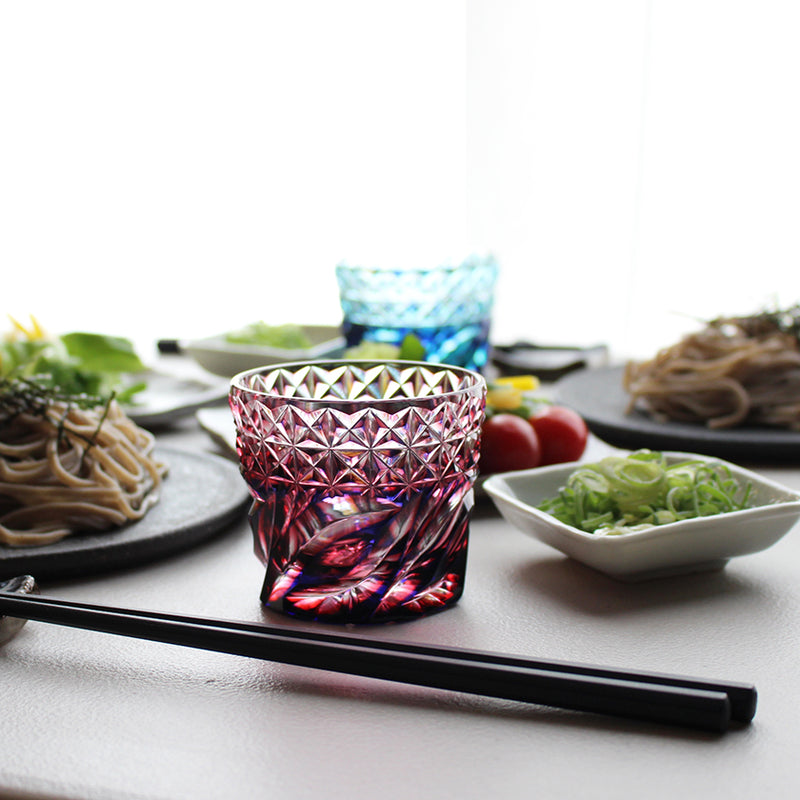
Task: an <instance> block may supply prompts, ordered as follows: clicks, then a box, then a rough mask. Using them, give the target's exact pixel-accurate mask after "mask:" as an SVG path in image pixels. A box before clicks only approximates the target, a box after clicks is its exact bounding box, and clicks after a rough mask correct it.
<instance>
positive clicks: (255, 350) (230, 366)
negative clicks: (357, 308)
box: [182, 321, 345, 378]
mask: <svg viewBox="0 0 800 800" xmlns="http://www.w3.org/2000/svg"><path fill="white" fill-rule="evenodd" d="M344 346H345V342H344V338H343V337H342V334H341V331H340V329H339V328H338V327H337V326H335V325H293V324H285V325H284V324H281V325H270V324H267V323H266V322H263V321H259V322H254V323H251V324H249V325H245V326H244V327H242V328H240V329H237V330H233V331H228V332H226V333H222V334H220V335H218V336H210V337H207V338H205V339H196V340H194V341H191V342H188V343H186V344H185V345H183V347H182V349H183V351H184V352H186V353H187V354H188V355H189V356H190V357H191V358H193V359H194V360H195V361H196V362H197V363H198V364H199V365H200V366H201V367H203V369H205V370H207V371H208V372H211V373H212V374H214V375H221V376H224V377H226V378H230V377H232V376H234V375H236V374H237V373H239V372H243V371H244V370H248V369H254V368H255V367H262V366H267V365H269V364H278V363H281V362H285V361H310V360H316V359H320V358H335V357H337V356H338V355H341V354H342V353H343V351H344Z"/></svg>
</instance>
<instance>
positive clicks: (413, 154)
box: [0, 0, 800, 357]
mask: <svg viewBox="0 0 800 800" xmlns="http://www.w3.org/2000/svg"><path fill="white" fill-rule="evenodd" d="M799 41H800V4H797V3H795V2H789V1H788V0H787V1H786V2H780V1H779V0H739V2H736V1H735V0H734V1H732V2H730V1H729V2H724V1H723V0H693V1H691V2H690V1H689V0H650V1H649V2H647V1H646V0H639V1H637V0H604V2H591V1H590V0H539V1H538V2H536V1H533V2H522V1H521V0H462V1H461V2H457V1H456V0H432V1H430V2H419V1H418V0H410V1H408V2H403V3H399V2H380V1H373V2H366V0H365V1H363V2H362V1H361V0H340V1H339V2H323V1H322V0H307V1H306V2H296V3H277V2H264V1H262V2H255V1H248V0H226V1H225V2H222V1H219V2H217V1H216V0H207V1H206V2H202V0H201V1H199V2H198V1H197V0H195V1H194V2H189V1H188V0H158V1H157V2H151V1H150V0H137V2H114V0H105V1H104V2H91V1H89V0H73V1H72V2H45V1H42V2H37V1H36V0H28V1H27V2H11V1H10V0H9V1H7V0H0V115H1V116H0V276H1V277H2V282H1V283H0V285H2V287H3V291H2V300H0V313H3V312H8V313H11V314H13V315H14V316H17V317H18V318H20V319H22V320H24V319H26V318H27V316H28V315H29V314H31V313H33V314H35V315H36V316H37V317H38V318H39V319H40V320H41V322H42V323H43V324H44V325H45V326H46V327H48V328H50V329H51V330H53V331H54V332H62V331H66V330H75V329H87V330H100V331H103V332H107V333H117V334H122V335H128V336H131V337H132V338H134V339H135V340H136V341H137V343H139V344H140V346H142V347H143V348H145V349H147V348H152V347H153V344H154V342H155V340H156V339H157V338H159V337H178V338H190V337H195V336H202V335H208V334H214V333H217V332H219V331H221V330H226V329H228V328H230V327H234V326H237V325H240V324H244V323H247V322H250V321H253V320H255V319H265V320H267V321H270V322H285V321H296V322H331V323H334V324H336V323H338V321H339V319H340V313H339V306H338V298H337V292H336V284H335V280H334V275H333V268H334V266H335V264H336V263H337V262H338V261H340V260H367V259H370V260H373V261H378V260H382V261H390V260H391V261H394V262H396V263H411V262H415V263H425V262H434V263H435V262H439V261H441V260H443V259H445V258H447V257H450V256H457V255H459V254H462V253H464V252H469V251H472V250H477V251H481V252H483V251H487V250H488V251H492V252H494V253H495V254H496V256H497V258H498V260H499V262H500V265H501V269H502V273H501V279H500V284H499V286H498V293H497V302H496V307H495V321H494V336H493V338H494V340H495V341H496V342H497V343H504V342H508V341H512V340H514V339H518V338H525V339H529V340H533V341H535V342H539V343H574V344H594V343H596V342H600V341H603V342H606V343H608V344H609V345H610V346H611V348H612V353H613V354H614V355H615V356H617V357H627V356H629V355H634V356H637V355H641V356H646V355H649V354H651V353H652V351H653V350H654V348H656V347H659V346H662V345H665V344H669V343H671V342H672V341H673V340H675V339H676V338H677V337H678V336H679V335H680V334H681V333H683V332H685V331H687V330H692V329H694V328H695V327H696V326H697V324H698V323H697V320H699V319H708V318H711V317H713V316H716V315H718V314H722V313H747V312H750V311H755V310H758V309H759V308H761V307H763V306H765V305H770V304H775V303H778V304H783V305H788V304H792V303H795V302H797V301H798V300H800V288H799V287H798V285H797V284H798V281H797V277H796V275H797V265H798V262H799V259H798V256H799V255H800V252H799V251H800V233H799V231H800V227H799V226H798V220H799V219H800V189H799V188H798V187H800V155H799V154H798V153H799V150H800V117H798V86H800V81H799V80H798V78H800V47H798V44H797V43H798V42H799ZM3 322H4V321H3ZM145 355H146V353H145Z"/></svg>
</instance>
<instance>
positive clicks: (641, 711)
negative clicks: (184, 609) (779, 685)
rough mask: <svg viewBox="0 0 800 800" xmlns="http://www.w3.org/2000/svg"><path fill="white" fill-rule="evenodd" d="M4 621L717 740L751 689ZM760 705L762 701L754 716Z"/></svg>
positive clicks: (68, 616) (30, 609) (357, 640)
mask: <svg viewBox="0 0 800 800" xmlns="http://www.w3.org/2000/svg"><path fill="white" fill-rule="evenodd" d="M0 613H3V614H7V615H9V616H14V617H20V618H26V619H31V620H38V621H41V622H50V623H55V624H59V625H66V626H69V627H76V628H85V629H88V630H94V631H101V632H105V633H113V634H118V635H122V636H130V637H134V638H140V639H149V640H151V641H159V642H163V643H167V644H176V645H183V646H187V647H194V648H199V649H204V650H212V651H217V652H223V653H229V654H233V655H241V656H247V657H251V658H260V659H267V660H271V661H276V662H281V663H286V664H294V665H297V666H304V667H311V668H317V669H325V670H330V671H334V672H340V673H347V674H354V675H361V676H365V677H372V678H378V679H383V680H390V681H397V682H401V683H410V684H415V685H420V686H429V687H433V688H439V689H449V690H453V691H461V692H467V693H472V694H479V695H485V696H491V697H498V698H504V699H508V700H518V701H523V702H529V703H536V704H540V705H546V706H554V707H559V708H566V709H573V710H579V711H589V712H594V713H602V714H610V715H614V716H623V717H630V718H636V719H643V720H650V721H654V722H662V723H667V724H674V725H684V726H687V727H694V728H700V729H705V730H712V731H724V730H726V729H727V728H728V726H729V723H730V721H731V719H733V716H732V707H733V706H734V705H735V703H734V702H732V700H731V696H730V695H729V691H730V690H733V691H734V695H735V694H736V693H737V692H741V691H743V689H744V688H745V687H744V686H743V685H742V684H714V683H709V682H706V681H702V680H700V679H682V678H680V677H679V676H664V678H665V680H661V681H660V680H658V677H659V676H658V675H657V674H656V673H638V674H634V675H632V676H631V675H628V674H626V673H623V672H621V671H618V670H611V669H609V668H599V672H598V671H595V672H593V671H592V667H590V666H589V665H571V666H572V667H573V669H568V667H569V666H570V665H568V664H566V663H565V662H552V663H551V664H550V663H549V662H541V661H529V660H527V659H524V658H521V657H517V656H503V655H500V654H496V653H482V652H480V651H469V650H458V649H456V650H447V649H444V648H437V647H431V646H427V645H404V644H401V643H397V642H385V641H380V642H379V641H375V640H367V639H362V638H361V637H359V636H356V635H353V636H348V635H343V634H331V633H322V632H319V633H312V632H309V631H301V630H297V629H287V628H276V627H269V626H266V625H256V624H251V623H243V622H241V623H240V622H235V621H232V620H215V619H209V618H197V617H187V616H180V615H174V614H158V613H154V612H148V611H139V610H129V609H119V608H109V607H105V606H94V605H89V604H83V603H69V602H66V601H62V600H55V599H50V598H46V597H40V596H30V595H28V596H21V595H16V594H11V593H6V592H0ZM543 665H544V666H543ZM681 681H687V682H688V684H691V685H683V684H682V683H681ZM753 691H754V690H753ZM754 700H755V696H754V694H753V709H754ZM744 721H747V720H744Z"/></svg>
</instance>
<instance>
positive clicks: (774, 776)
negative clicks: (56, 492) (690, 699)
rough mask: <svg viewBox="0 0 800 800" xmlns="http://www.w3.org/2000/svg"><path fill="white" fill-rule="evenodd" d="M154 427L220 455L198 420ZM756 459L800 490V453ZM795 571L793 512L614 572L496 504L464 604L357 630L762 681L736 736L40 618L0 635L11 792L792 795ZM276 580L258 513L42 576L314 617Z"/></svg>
mask: <svg viewBox="0 0 800 800" xmlns="http://www.w3.org/2000/svg"><path fill="white" fill-rule="evenodd" d="M159 438H160V439H161V441H163V442H164V443H168V444H170V445H172V446H181V447H183V448H185V449H188V450H195V451H197V450H201V451H207V452H220V450H219V448H218V446H217V445H216V444H215V443H214V442H212V440H211V439H210V437H208V436H207V435H206V434H205V433H204V432H203V431H202V430H201V429H200V428H199V426H198V425H197V422H196V420H195V419H194V418H193V417H189V418H187V419H185V420H183V421H182V422H180V423H179V424H178V425H177V426H176V427H175V428H174V429H172V430H170V431H168V432H165V433H162V434H160V435H159ZM592 447H594V448H599V449H600V450H602V445H600V444H599V443H597V442H593V443H592ZM598 452H599V451H598ZM761 471H764V472H766V473H767V474H769V475H770V477H772V478H773V479H776V480H780V481H781V482H783V483H785V484H787V485H789V486H791V487H793V488H795V489H800V468H797V469H795V468H787V467H775V468H769V469H766V468H764V469H762V470H761ZM799 567H800V529H798V528H795V529H794V530H793V531H792V532H791V533H790V534H789V535H788V536H787V537H785V538H784V539H783V540H781V541H780V542H778V544H776V545H775V546H774V547H772V548H771V549H770V550H767V551H765V552H763V553H760V554H756V555H751V556H747V557H743V558H739V559H734V560H732V561H731V562H729V564H728V566H727V567H726V568H725V569H724V570H722V571H719V572H711V573H704V574H697V575H689V576H684V577H676V578H666V579H660V580H654V581H650V582H647V583H640V584H625V583H619V582H617V581H614V580H612V579H610V578H607V577H604V576H603V575H601V574H598V573H596V572H593V571H592V570H590V569H589V568H587V567H584V566H582V565H580V564H578V563H575V562H573V561H571V560H569V559H567V558H565V557H563V556H562V555H561V554H559V553H558V552H556V551H553V550H551V549H549V548H548V547H547V546H545V545H544V544H541V543H538V542H536V541H533V540H531V539H529V538H527V537H525V536H523V535H522V534H521V533H519V532H517V531H516V530H514V529H513V528H512V527H511V526H510V525H509V524H507V523H506V522H504V521H503V520H502V519H501V518H500V517H499V515H498V514H497V512H496V511H495V510H494V508H493V506H492V505H491V504H490V503H489V502H488V501H486V502H485V503H484V504H481V505H480V506H479V508H478V509H477V513H476V515H475V518H474V520H473V523H472V528H471V541H470V554H469V565H468V573H467V582H466V590H465V593H464V596H463V598H462V599H461V601H460V602H459V603H458V605H457V606H456V607H454V608H452V609H450V610H448V611H445V612H443V613H440V614H436V615H433V616H430V617H427V618H423V619H420V620H417V621H414V622H411V623H404V624H395V625H386V626H379V627H377V628H376V627H371V628H365V629H359V630H358V632H359V633H361V634H363V635H366V636H369V635H379V636H381V637H386V638H391V639H397V640H408V641H418V642H430V643H436V644H443V645H453V646H460V647H472V648H477V649H481V650H496V651H504V652H513V653H522V654H527V655H532V656H542V657H545V658H558V659H568V660H573V661H585V662H591V663H602V664H608V665H615V666H628V667H638V668H642V669H651V670H658V671H667V672H677V673H685V674H690V675H700V676H705V677H712V678H725V679H729V680H735V681H743V682H752V683H754V684H755V685H756V687H757V689H758V692H759V703H758V709H757V712H756V716H755V719H754V721H753V722H752V723H751V724H750V725H748V726H738V727H734V728H733V729H732V730H730V731H728V732H726V733H725V734H712V733H706V732H700V731H694V730H688V729H683V728H678V727H670V726H665V725H657V724H651V723H645V722H635V721H628V720H623V719H616V718H611V717H606V716H599V715H592V714H583V713H577V712H568V711H561V710H554V709H549V708H545V707H541V706H530V705H525V704H521V703H515V702H510V701H502V700H493V699H487V698H480V697H476V696H471V695H466V694H457V693H451V692H447V691H440V690H434V689H427V688H421V687H414V686H407V685H402V684H395V683H388V682H383V681H377V680H373V679H368V678H358V677H351V676H347V675H339V674H334V673H327V672H324V671H318V670H312V669H307V668H302V667H291V666H285V665H280V664H274V663H270V662H265V661H259V660H254V659H247V658H240V657H234V656H228V655H224V654H218V653H211V652H205V651H198V650H192V649H187V648H181V647H176V646H171V645H165V644H158V643H152V642H144V641H138V640H132V639H126V638H123V637H118V636H112V635H106V634H99V633H94V632H89V631H80V630H73V629H69V628H62V627H57V626H53V625H46V624H43V623H37V622H29V623H28V624H27V625H26V626H25V628H24V629H23V630H22V632H21V633H20V634H19V635H18V637H17V638H16V639H14V640H13V641H11V642H9V643H8V644H6V645H5V646H4V647H3V648H2V649H0V670H2V674H3V685H4V691H3V704H2V708H3V722H2V735H1V736H0V752H1V753H2V759H1V760H0V797H15V798H39V797H48V798H50V797H53V798H76V799H77V798H82V799H83V800H94V799H95V798H97V799H98V800H100V799H101V798H102V800H117V799H120V800H121V799H122V798H125V799H126V800H127V799H133V798H149V799H155V798H164V799H165V800H166V799H167V798H170V799H171V798H195V799H196V800H203V799H204V798H209V799H213V798H242V797H269V798H273V797H274V798H277V797H293V798H311V797H325V798H328V799H330V798H356V797H368V796H373V797H380V798H382V800H394V799H395V798H397V800H400V799H401V798H402V800H406V799H407V798H408V797H420V798H462V799H463V798H517V797H519V798H538V797H542V798H561V797H564V798H574V797H581V798H611V797H647V798H678V797H704V798H706V797H723V796H724V797H726V799H727V800H731V798H748V799H749V798H753V797H769V798H776V797H794V796H796V795H797V792H798V789H800V774H799V773H798V769H797V763H796V762H797V754H798V753H800V725H798V724H797V719H796V716H795V715H796V713H797V710H798V690H799V689H800V670H799V669H798V661H799V660H800V659H799V658H798V657H799V656H800V580H798V568H799ZM261 578H262V570H261V568H260V565H259V563H258V561H257V560H256V558H255V556H254V555H253V553H252V547H251V538H250V531H249V527H248V524H247V520H246V518H245V517H244V516H243V517H242V519H241V520H239V521H238V522H236V523H235V524H234V525H233V526H232V527H231V528H230V529H228V530H226V531H224V532H223V533H221V534H220V535H219V536H217V537H215V538H214V539H213V540H211V541H209V542H207V543H205V544H202V545H200V546H197V547H195V548H193V549H192V550H190V551H188V552H184V553H182V554H179V555H175V556H172V557H170V558H167V559H165V560H162V561H159V562H158V563H154V564H150V565H148V566H143V567H138V568H136V569H130V570H120V571H116V572H114V573H110V574H107V575H100V576H95V577H87V578H82V579H75V580H70V581H49V582H46V583H44V584H43V585H42V587H41V588H42V592H43V593H46V594H49V595H53V596H57V597H59V598H65V599H73V600H78V601H82V602H89V603H103V604H109V605H119V606H129V607H138V608H147V609H154V610H161V611H170V612H178V613H190V614H198V615H205V616H214V617H227V618H233V619H244V620H249V621H263V620H267V621H269V622H273V623H274V622H281V623H286V624H290V625H299V626H306V627H313V625H312V624H309V623H298V622H296V621H292V620H287V619H286V618H284V617H281V616H280V615H276V614H273V613H271V612H266V611H263V610H262V608H261V607H260V604H259V598H258V595H259V591H260V586H261ZM327 627H329V626H326V628H327Z"/></svg>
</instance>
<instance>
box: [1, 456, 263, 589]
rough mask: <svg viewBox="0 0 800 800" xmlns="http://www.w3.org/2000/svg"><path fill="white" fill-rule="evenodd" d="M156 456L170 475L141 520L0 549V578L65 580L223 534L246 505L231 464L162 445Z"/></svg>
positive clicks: (241, 482) (152, 557)
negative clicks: (46, 542)
mask: <svg viewBox="0 0 800 800" xmlns="http://www.w3.org/2000/svg"><path fill="white" fill-rule="evenodd" d="M158 455H159V457H160V458H162V459H163V460H164V461H165V462H166V463H167V464H168V466H169V474H168V475H167V477H166V478H165V480H164V483H163V486H162V490H161V499H160V500H159V502H158V503H157V504H156V505H155V506H153V508H151V509H150V510H149V511H148V512H147V514H146V515H145V516H144V517H143V518H142V519H141V520H138V521H137V522H133V523H131V524H130V525H126V526H125V527H123V528H119V529H118V530H115V531H107V532H105V533H94V532H91V533H81V534H73V535H72V536H68V537H67V538H66V539H62V540H61V541H60V542H54V543H53V544H49V545H43V546H42V547H8V546H6V545H0V578H10V577H13V576H15V575H23V574H30V575H33V576H34V577H35V578H37V580H41V579H42V578H51V577H58V578H67V577H74V576H77V575H87V574H91V573H98V572H105V571H109V570H112V569H117V568H122V567H131V566H135V565H139V564H142V563H145V562H148V561H155V560H156V559H159V558H163V557H165V556H168V555H171V554H173V553H176V552H179V551H181V550H186V549H188V548H190V547H192V546H193V545H196V544H199V543H200V542H202V541H204V540H206V539H209V538H210V537H212V536H213V535H214V534H216V533H219V532H221V531H222V530H224V529H225V528H226V527H227V526H228V525H229V524H230V523H231V522H233V520H234V519H236V518H237V516H239V515H240V514H241V513H242V512H243V511H244V509H245V508H246V507H247V506H248V505H249V499H250V495H249V493H248V491H247V487H246V485H245V482H244V480H243V479H242V477H241V475H240V474H239V468H238V466H237V465H236V464H234V463H233V462H232V461H227V460H225V459H224V458H221V457H219V456H214V455H210V454H204V453H197V454H196V453H189V452H185V451H182V450H173V449H171V448H166V447H165V448H159V450H158Z"/></svg>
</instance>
